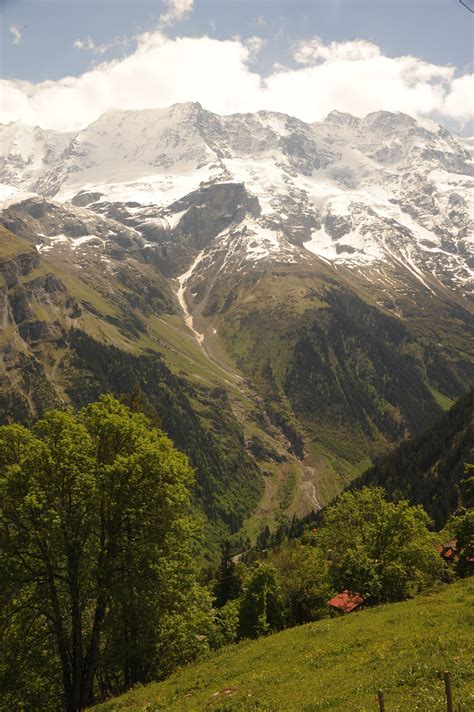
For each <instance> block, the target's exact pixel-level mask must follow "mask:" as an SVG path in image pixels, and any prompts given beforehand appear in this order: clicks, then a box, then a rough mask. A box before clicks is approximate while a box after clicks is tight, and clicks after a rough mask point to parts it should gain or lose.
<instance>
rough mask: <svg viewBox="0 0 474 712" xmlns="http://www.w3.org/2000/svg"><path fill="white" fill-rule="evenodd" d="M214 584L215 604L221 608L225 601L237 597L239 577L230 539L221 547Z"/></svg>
mask: <svg viewBox="0 0 474 712" xmlns="http://www.w3.org/2000/svg"><path fill="white" fill-rule="evenodd" d="M216 579H217V582H216V586H215V589H214V595H215V606H216V607H217V608H222V606H224V605H225V604H226V603H227V601H232V600H234V599H235V598H238V596H239V593H240V579H239V575H238V573H237V567H236V565H235V563H234V561H233V558H232V550H231V545H230V541H229V540H228V539H227V540H226V541H225V542H224V546H223V548H222V558H221V562H220V564H219V568H218V569H217V573H216Z"/></svg>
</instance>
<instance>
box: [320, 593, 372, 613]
mask: <svg viewBox="0 0 474 712" xmlns="http://www.w3.org/2000/svg"><path fill="white" fill-rule="evenodd" d="M364 600H365V599H364V596H361V595H360V593H354V592H353V591H343V592H342V593H338V594H337V596H334V598H331V600H330V601H328V606H331V608H334V609H335V610H337V611H340V612H342V613H351V612H352V611H355V610H356V609H357V608H360V606H361V605H362V604H363V603H364Z"/></svg>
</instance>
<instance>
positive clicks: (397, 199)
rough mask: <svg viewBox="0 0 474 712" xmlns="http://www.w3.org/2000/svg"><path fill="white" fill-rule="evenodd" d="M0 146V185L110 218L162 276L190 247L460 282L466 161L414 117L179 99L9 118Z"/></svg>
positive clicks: (465, 255)
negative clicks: (212, 105)
mask: <svg viewBox="0 0 474 712" xmlns="http://www.w3.org/2000/svg"><path fill="white" fill-rule="evenodd" d="M0 138H1V140H2V148H1V154H0V161H1V163H0V181H3V182H6V183H10V184H11V185H13V186H16V187H19V188H22V189H23V190H25V189H29V190H32V191H34V192H37V193H40V194H42V195H44V196H54V197H55V199H56V200H59V201H63V202H68V201H69V202H72V203H73V204H74V205H76V206H79V207H85V206H87V208H88V209H91V210H92V211H95V212H96V213H97V212H98V213H101V214H102V215H104V216H106V217H109V218H113V219H115V220H119V221H121V222H122V223H124V224H125V225H127V226H129V227H131V228H132V229H134V230H137V231H138V232H139V233H140V234H142V236H143V237H144V239H145V240H147V241H149V242H151V243H153V244H156V245H160V247H159V248H157V250H158V252H160V250H161V253H160V256H159V259H160V264H164V265H165V266H166V270H167V272H168V273H169V274H176V271H177V270H181V269H183V271H184V268H185V267H189V264H190V263H191V261H192V259H193V258H195V256H196V250H199V251H202V250H203V249H204V250H205V251H206V250H207V251H212V250H214V254H217V252H218V253H219V255H220V257H219V260H221V261H222V264H223V265H226V268H227V267H228V268H232V269H237V267H235V265H237V264H239V265H240V264H242V263H245V262H246V263H249V264H252V263H253V264H255V263H257V262H261V261H262V260H267V261H273V262H275V261H278V260H280V261H282V262H290V263H293V262H295V261H303V262H304V261H305V260H307V259H310V258H311V255H310V253H311V252H313V253H314V254H316V255H317V256H318V257H321V258H323V259H324V260H327V261H329V262H330V263H332V264H334V265H337V264H339V263H341V264H344V265H345V266H347V267H349V268H351V269H355V270H360V269H364V270H367V269H369V267H370V269H372V268H374V269H375V267H374V266H377V265H378V266H380V265H387V264H392V265H396V268H397V269H399V268H400V265H405V268H406V269H407V270H408V271H409V272H410V273H411V274H412V275H416V278H417V279H419V281H420V283H423V284H427V282H426V279H425V277H424V276H422V275H425V276H426V274H428V276H429V279H431V278H434V279H435V280H437V283H441V284H442V285H444V286H447V287H449V288H452V289H456V288H458V287H459V286H461V287H462V289H463V290H464V291H468V288H469V285H470V284H471V280H472V273H471V272H470V267H469V265H470V256H471V254H472V237H471V236H472V234H473V217H474V215H473V206H472V189H473V187H474V184H473V179H472V176H473V174H474V171H473V164H472V161H471V159H470V156H469V151H468V150H467V146H466V145H463V143H462V142H461V141H459V140H458V139H456V138H455V137H454V136H452V135H451V134H450V133H449V132H448V131H446V130H445V129H444V128H442V127H440V126H438V125H436V124H435V123H434V122H431V121H428V120H423V121H417V120H415V119H414V118H412V117H410V116H407V115H406V114H402V113H392V112H387V111H379V112H375V113H372V114H369V115H368V116H366V117H365V118H356V117H354V116H351V115H350V114H345V113H341V112H337V111H333V112H331V113H330V114H329V115H328V117H327V118H326V120H325V121H322V122H318V123H314V124H307V123H305V122H303V121H301V120H299V119H297V118H294V117H291V116H287V115H285V114H281V113H278V112H271V111H259V112H257V113H255V114H234V115H229V116H219V115H217V114H213V113H212V112H209V111H207V110H205V109H203V108H202V106H201V105H200V104H197V103H187V104H175V105H173V106H171V107H169V108H166V109H154V110H143V111H120V110H117V111H111V112H108V113H106V114H104V115H102V116H101V117H100V118H99V119H97V121H95V122H94V123H93V124H91V125H90V126H88V127H87V128H85V129H84V130H82V131H79V132H78V133H77V134H75V135H74V136H72V137H71V136H66V135H61V134H59V135H57V134H55V133H54V132H45V131H42V130H41V129H39V128H33V127H24V126H22V125H21V124H13V125H11V124H10V125H8V126H6V127H5V126H4V127H0ZM219 186H220V188H219ZM232 186H234V187H232ZM238 186H241V188H239V187H238ZM241 190H242V191H243V193H242V195H243V194H244V193H245V196H247V197H246V198H245V200H244V199H243V198H242V197H241V193H240V192H239V191H241ZM224 195H225V196H226V198H225V201H224V203H225V206H227V205H228V207H225V206H224V203H222V196H224ZM186 196H191V197H189V199H186ZM196 196H200V197H199V201H200V202H199V201H198V202H196ZM201 198H202V200H201ZM252 201H255V203H256V204H258V209H253V208H252V209H248V205H250V204H251V203H252ZM219 206H220V207H219ZM245 206H247V207H245ZM220 208H222V210H221V209H220ZM211 226H212V227H211ZM205 235H207V237H206V238H204V236H205ZM150 249H154V248H150ZM226 249H228V250H229V251H230V252H232V255H233V258H232V260H229V259H225V260H224V259H223V258H222V255H223V254H224V252H225V250H226ZM165 252H166V255H167V256H165ZM170 256H171V257H170ZM205 257H206V255H205V254H204V255H203V262H202V264H207V262H206V260H205V259H204V258H205ZM216 259H217V257H216ZM232 265H233V267H232ZM238 269H240V267H238ZM376 269H379V267H377V268H376Z"/></svg>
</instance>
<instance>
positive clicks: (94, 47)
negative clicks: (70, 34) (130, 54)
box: [73, 35, 130, 54]
mask: <svg viewBox="0 0 474 712" xmlns="http://www.w3.org/2000/svg"><path fill="white" fill-rule="evenodd" d="M129 42H130V41H129V40H128V39H125V38H123V37H120V38H117V39H115V40H112V41H111V42H103V43H100V44H98V43H96V42H94V40H93V39H92V37H91V36H90V35H89V37H87V38H86V39H85V40H81V39H80V38H79V39H77V40H75V41H74V44H73V46H74V47H75V48H76V49H83V50H87V51H89V52H94V53H95V54H105V53H106V52H108V51H109V50H110V49H112V48H113V47H117V46H118V45H121V46H122V47H125V46H126V45H127V44H129Z"/></svg>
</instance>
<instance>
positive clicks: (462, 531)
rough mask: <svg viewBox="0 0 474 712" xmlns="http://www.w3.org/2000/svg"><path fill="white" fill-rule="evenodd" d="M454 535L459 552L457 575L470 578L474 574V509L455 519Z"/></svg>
mask: <svg viewBox="0 0 474 712" xmlns="http://www.w3.org/2000/svg"><path fill="white" fill-rule="evenodd" d="M453 534H454V538H455V539H456V541H457V549H458V552H459V559H458V561H457V563H456V573H457V575H458V576H461V577H464V576H468V575H470V574H472V573H473V572H474V509H470V510H468V511H467V512H464V513H463V514H461V515H460V516H459V517H455V518H454V520H453Z"/></svg>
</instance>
